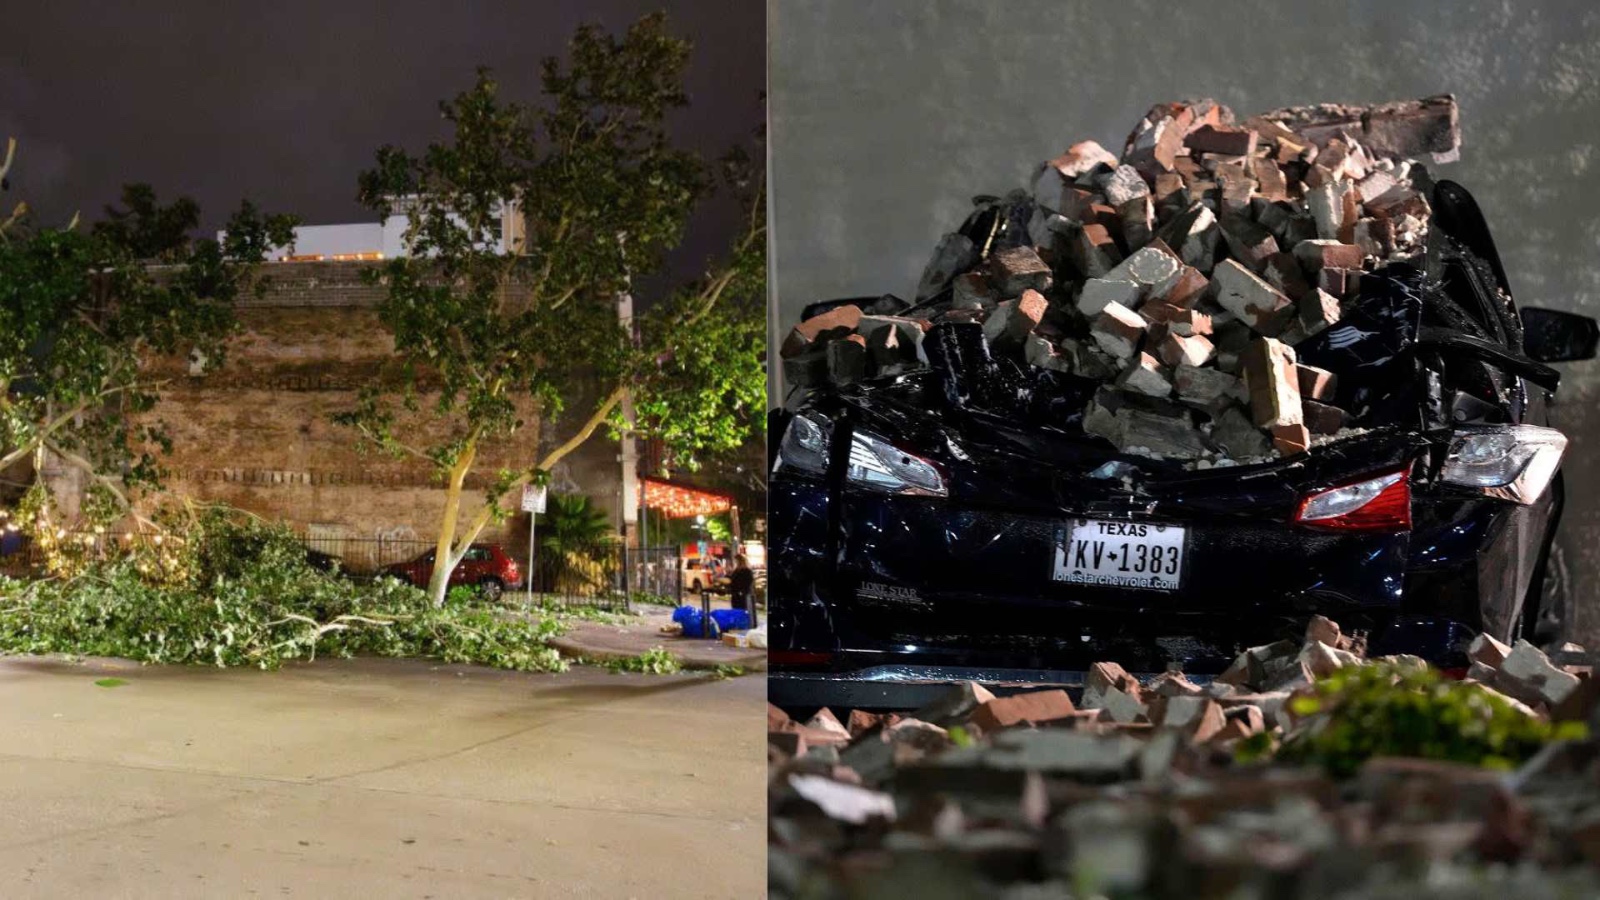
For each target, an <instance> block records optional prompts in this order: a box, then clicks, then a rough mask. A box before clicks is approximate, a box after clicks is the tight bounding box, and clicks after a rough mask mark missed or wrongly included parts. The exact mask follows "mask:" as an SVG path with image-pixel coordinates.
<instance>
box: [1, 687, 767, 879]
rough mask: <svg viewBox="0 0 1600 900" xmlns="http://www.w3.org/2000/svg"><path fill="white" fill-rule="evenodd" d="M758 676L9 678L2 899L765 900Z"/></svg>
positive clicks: (4, 712) (4, 696)
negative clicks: (111, 682)
mask: <svg viewBox="0 0 1600 900" xmlns="http://www.w3.org/2000/svg"><path fill="white" fill-rule="evenodd" d="M108 676H110V677H115V678H120V679H123V680H125V681H126V684H123V685H121V686H115V687H101V686H98V685H97V684H96V680H97V679H102V678H106V677H108ZM765 681H766V680H765V678H762V677H747V678H733V679H725V680H715V679H710V678H707V677H705V676H704V675H679V676H638V675H611V674H609V673H606V672H603V671H598V670H595V669H582V668H580V669H574V670H573V671H572V672H570V673H568V674H565V675H528V674H521V673H512V672H500V671H495V670H489V669H480V668H474V667H468V666H445V665H440V664H435V663H429V662H423V661H410V660H373V659H364V660H338V661H327V662H320V661H319V662H316V663H312V664H304V665H297V666H292V667H290V668H287V669H285V670H283V671H281V672H258V671H252V670H226V671H223V670H213V669H195V668H175V667H147V668H142V667H139V666H138V665H136V664H131V663H126V662H117V661H96V662H92V663H89V664H86V665H79V664H73V663H68V662H63V661H60V660H55V659H49V658H8V659H0V808H3V809H4V810H5V815H4V816H0V896H3V897H6V898H14V897H84V896H104V897H163V898H165V897H208V898H209V897H245V896H257V895H259V896H267V895H271V896H291V897H341V898H348V897H351V896H370V897H419V898H420V897H437V898H445V897H451V898H455V897H549V896H562V897H566V896H572V897H686V898H687V897H740V898H744V897H755V896H760V895H761V894H762V893H763V891H764V890H765V884H766V878H765V867H766V864H765V859H766V855H765V850H764V848H763V843H764V842H763V823H762V815H763V812H764V809H765V803H766V799H765V779H766V771H765V761H766V751H765V748H764V743H765V738H764V736H763V728H764V725H763V724H762V722H763V713H764V708H765V693H766V684H765Z"/></svg>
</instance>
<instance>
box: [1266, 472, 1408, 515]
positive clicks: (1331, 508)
mask: <svg viewBox="0 0 1600 900" xmlns="http://www.w3.org/2000/svg"><path fill="white" fill-rule="evenodd" d="M1410 474H1411V467H1410V466H1409V465H1408V466H1407V467H1406V468H1404V469H1400V470H1398V471H1393V472H1385V473H1384V474H1382V475H1377V476H1374V477H1371V478H1365V479H1363V480H1361V481H1354V482H1350V483H1348V484H1341V485H1337V486H1335V487H1331V488H1328V489H1327V490H1322V491H1317V492H1316V493H1314V494H1307V495H1306V496H1305V497H1302V498H1301V500H1300V507H1299V508H1298V509H1297V510H1295V514H1294V521H1295V522H1296V523H1297V524H1300V525H1306V526H1310V527H1312V528H1326V529H1330V530H1334V531H1404V530H1405V529H1407V528H1410V527H1411V479H1410Z"/></svg>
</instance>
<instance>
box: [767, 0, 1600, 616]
mask: <svg viewBox="0 0 1600 900" xmlns="http://www.w3.org/2000/svg"><path fill="white" fill-rule="evenodd" d="M768 30H769V57H768V59H769V63H768V65H769V83H770V90H771V94H770V113H769V115H770V121H771V138H772V144H771V147H772V189H773V192H772V202H773V207H772V219H773V245H772V247H773V254H774V277H773V280H772V285H773V296H774V302H775V303H776V305H777V310H776V315H775V318H776V320H777V321H778V323H780V325H781V327H783V328H785V329H786V328H787V327H788V326H789V325H791V324H793V321H794V319H795V318H796V317H797V316H798V314H799V311H800V308H801V307H802V306H804V305H805V304H806V303H808V302H812V301H815V300H819V299H826V298H829V297H837V296H846V295H852V294H873V293H881V292H893V293H897V294H900V295H902V296H910V294H911V293H912V292H913V291H914V288H915V284H916V280H917V276H918V275H919V273H920V272H921V269H922V266H923V264H924V263H925V262H926V261H927V257H928V254H929V252H930V251H931V250H932V248H933V244H934V242H935V241H936V240H937V238H938V236H939V235H940V234H941V233H943V232H945V231H948V230H950V229H952V228H954V227H955V226H956V225H958V224H959V223H960V221H961V219H962V218H963V217H964V216H965V215H966V212H967V211H968V209H969V208H970V206H969V201H970V198H971V196H972V195H973V194H978V193H1004V192H1005V191H1007V190H1009V189H1011V188H1013V187H1018V186H1021V185H1023V183H1024V182H1025V180H1026V178H1027V176H1028V174H1029V173H1030V171H1031V169H1032V167H1033V166H1034V165H1036V164H1037V163H1038V162H1039V161H1041V160H1044V159H1047V158H1049V157H1051V156H1054V155H1056V154H1057V153H1059V152H1060V151H1061V150H1062V149H1064V148H1065V147H1066V146H1067V145H1068V144H1070V143H1072V142H1074V141H1077V140H1081V139H1084V138H1093V139H1095V140H1098V141H1100V142H1101V143H1102V144H1104V145H1106V146H1107V147H1108V148H1110V149H1111V150H1112V151H1113V152H1116V151H1117V150H1119V149H1120V148H1121V144H1122V140H1123V138H1124V137H1125V136H1126V134H1127V132H1128V130H1129V129H1130V128H1131V127H1132V126H1133V124H1134V123H1135V122H1136V121H1137V120H1138V118H1139V117H1140V116H1141V115H1142V114H1143V113H1144V112H1145V110H1147V109H1148V108H1149V107H1150V106H1151V105H1152V104H1153V103H1156V102H1159V101H1165V100H1172V99H1181V98H1185V97H1199V96H1210V97H1214V98H1216V99H1217V100H1219V101H1221V102H1223V103H1226V104H1228V105H1229V106H1232V107H1233V108H1234V110H1235V111H1236V112H1238V113H1240V114H1249V113H1252V112H1256V111H1260V110H1266V109H1271V108H1273V107H1277V106H1284V105H1290V104H1297V103H1312V102H1319V101H1345V102H1357V103H1359V102H1376V101H1382V100H1392V99H1402V98H1410V97H1421V96H1426V95H1429V94H1436V93H1444V92H1450V93H1454V94H1455V95H1456V97H1457V99H1458V100H1459V101H1460V104H1461V110H1462V112H1461V127H1462V154H1461V161H1460V162H1458V163H1454V164H1451V165H1447V166H1440V167H1435V168H1434V171H1435V173H1436V174H1438V175H1440V176H1442V177H1448V178H1453V179H1455V180H1457V181H1460V182H1461V183H1463V184H1465V185H1466V186H1467V187H1468V188H1469V189H1470V190H1472V191H1473V193H1474V194H1475V195H1476V196H1477V198H1478V201H1479V203H1480V204H1482V206H1483V208H1484V211H1485V214H1486V215H1487V216H1488V218H1489V221H1490V224H1491V226H1493V227H1494V229H1495V234H1496V239H1497V240H1498V242H1499V245H1500V250H1501V254H1502V256H1503V257H1504V258H1505V263H1506V266H1507V268H1508V269H1509V270H1510V276H1511V284H1512V288H1513V290H1515V291H1516V293H1517V297H1518V300H1519V301H1520V302H1521V303H1523V304H1524V305H1545V306H1552V307H1557V308H1562V309H1570V310H1576V311H1581V312H1584V313H1587V314H1589V315H1600V148H1597V144H1600V8H1597V7H1595V6H1594V5H1593V4H1592V3H1588V2H1582V0H1566V2H1538V3H1526V2H1515V3H1514V2H1510V0H1504V2H1502V0H1495V2H1484V0H1471V2H1450V3H1444V2H1426V0H1381V2H1373V0H1361V2H1352V3H1320V4H1310V3H1298V4H1297V3H1285V2H1282V0H1276V2H1210V3H1190V4H1182V5H1178V4H1173V3H1171V2H1162V0H1119V2H1117V3H1114V4H1105V3H1094V4H1090V3H1068V2H1048V0H1008V2H1004V3H985V2H976V0H873V2H870V3H863V2H859V0H769V2H768ZM1566 372H1567V378H1568V383H1567V384H1566V385H1565V386H1564V387H1563V389H1562V395H1561V398H1560V403H1561V409H1560V417H1561V423H1560V424H1562V425H1563V427H1565V428H1567V430H1568V432H1569V434H1571V435H1572V437H1573V445H1572V448H1571V450H1570V451H1569V458H1568V467H1567V468H1568V478H1569V482H1568V487H1569V498H1570V499H1571V501H1572V502H1571V504H1570V508H1569V519H1568V524H1567V526H1566V527H1565V528H1564V529H1563V544H1564V546H1563V550H1564V554H1563V555H1564V558H1565V562H1566V564H1567V565H1568V567H1569V569H1570V571H1571V574H1572V577H1573V582H1574V583H1575V585H1576V587H1577V588H1578V590H1577V595H1578V596H1579V597H1581V598H1582V599H1583V600H1584V602H1585V608H1584V610H1582V611H1581V617H1582V619H1583V620H1584V621H1583V622H1582V627H1581V631H1583V632H1585V635H1584V636H1590V635H1593V636H1595V637H1600V614H1597V613H1596V612H1595V608H1596V606H1597V605H1600V598H1596V597H1595V592H1594V591H1593V586H1594V584H1595V579H1596V577H1597V576H1600V502H1597V501H1596V500H1595V499H1594V498H1595V494H1596V491H1597V490H1600V428H1597V426H1596V425H1595V424H1594V423H1595V421H1596V419H1597V418H1600V417H1596V416H1594V415H1592V414H1591V413H1590V410H1591V409H1593V408H1594V407H1595V405H1596V404H1597V403H1600V367H1597V366H1596V365H1595V364H1592V363H1580V364H1572V365H1569V366H1567V367H1566ZM1595 642H1600V641H1595Z"/></svg>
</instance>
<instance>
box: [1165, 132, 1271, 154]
mask: <svg viewBox="0 0 1600 900" xmlns="http://www.w3.org/2000/svg"><path fill="white" fill-rule="evenodd" d="M1256 140H1257V138H1256V133H1255V132H1254V131H1251V130H1250V129H1248V128H1234V127H1230V126H1216V125H1204V126H1201V127H1200V128H1196V129H1195V130H1194V131H1191V132H1189V134H1188V136H1187V137H1185V138H1184V139H1183V143H1184V145H1185V146H1187V147H1188V148H1189V149H1190V150H1194V151H1197V152H1200V153H1223V154H1227V155H1229V156H1249V155H1250V154H1252V153H1254V152H1256Z"/></svg>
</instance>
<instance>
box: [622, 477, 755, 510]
mask: <svg viewBox="0 0 1600 900" xmlns="http://www.w3.org/2000/svg"><path fill="white" fill-rule="evenodd" d="M639 482H640V484H641V485H643V487H644V505H645V506H647V507H649V508H650V509H653V510H655V511H656V512H658V513H661V514H662V515H664V516H666V517H667V518H669V519H688V518H692V517H694V516H714V515H716V514H717V513H725V512H727V511H728V510H730V509H732V508H733V498H732V497H731V496H729V495H727V494H717V493H713V492H711V491H706V490H701V489H700V488H695V487H690V486H688V485H686V484H677V483H675V482H671V481H662V480H660V479H656V478H641V479H639Z"/></svg>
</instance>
